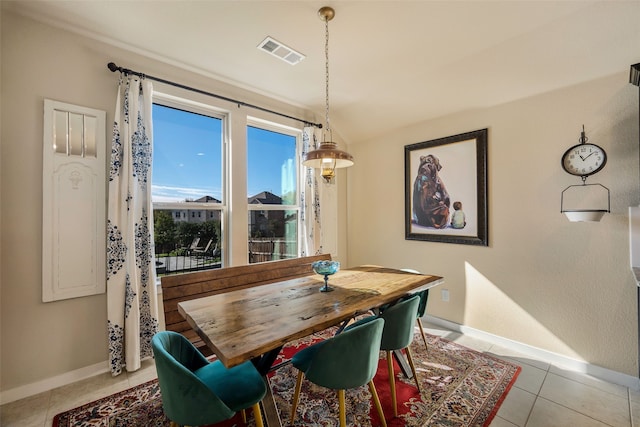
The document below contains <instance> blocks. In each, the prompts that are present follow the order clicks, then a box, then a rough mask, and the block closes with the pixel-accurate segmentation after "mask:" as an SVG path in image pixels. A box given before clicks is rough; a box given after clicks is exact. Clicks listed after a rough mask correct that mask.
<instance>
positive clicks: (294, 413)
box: [289, 371, 304, 424]
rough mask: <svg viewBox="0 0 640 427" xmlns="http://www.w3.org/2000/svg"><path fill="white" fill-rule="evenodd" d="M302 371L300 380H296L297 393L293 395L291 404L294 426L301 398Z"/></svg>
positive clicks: (299, 376)
mask: <svg viewBox="0 0 640 427" xmlns="http://www.w3.org/2000/svg"><path fill="white" fill-rule="evenodd" d="M303 375H304V374H303V373H302V371H298V379H297V380H296V391H295V392H294V393H293V403H292V404H291V418H290V419H289V422H290V424H293V420H294V419H295V418H296V409H297V408H298V398H299V397H300V387H301V386H302V376H303Z"/></svg>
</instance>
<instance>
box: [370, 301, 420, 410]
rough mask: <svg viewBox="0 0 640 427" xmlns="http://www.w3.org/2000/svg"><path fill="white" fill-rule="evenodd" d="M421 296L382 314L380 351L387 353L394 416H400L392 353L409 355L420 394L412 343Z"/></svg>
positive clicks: (394, 306)
mask: <svg viewBox="0 0 640 427" xmlns="http://www.w3.org/2000/svg"><path fill="white" fill-rule="evenodd" d="M420 301H421V298H420V295H417V294H416V295H413V296H411V297H409V298H407V299H403V300H400V301H398V302H397V303H395V304H394V305H392V306H390V307H388V308H387V309H386V310H384V311H383V312H382V313H381V314H380V318H382V319H384V331H383V333H382V341H381V343H380V350H383V351H385V352H386V353H387V367H388V369H389V386H390V388H391V400H392V402H393V415H394V416H396V417H397V416H398V403H397V397H396V381H395V373H394V369H393V358H392V354H391V352H392V351H394V350H402V349H404V350H405V352H406V354H407V359H408V361H409V366H411V371H412V373H413V378H414V379H415V380H416V386H417V387H418V392H420V381H418V375H417V373H416V368H415V365H414V364H413V357H412V355H411V348H410V347H409V346H410V345H411V342H412V341H413V329H414V326H415V323H416V318H417V315H416V314H417V312H418V306H419V305H420Z"/></svg>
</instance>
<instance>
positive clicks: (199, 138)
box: [153, 104, 295, 202]
mask: <svg viewBox="0 0 640 427" xmlns="http://www.w3.org/2000/svg"><path fill="white" fill-rule="evenodd" d="M248 141H249V142H248V147H247V149H248V153H249V154H248V159H247V161H248V168H247V170H248V171H249V176H248V182H247V196H248V197H249V196H253V195H255V194H257V193H260V192H262V191H265V190H266V191H271V192H272V193H274V194H276V195H278V196H281V195H282V187H283V184H282V165H284V164H287V161H288V160H289V159H295V138H294V137H292V136H289V135H284V134H279V133H276V132H271V131H266V130H263V129H258V128H254V127H249V128H248ZM153 146H154V147H153V200H154V201H155V202H169V201H184V200H185V199H197V198H200V197H202V196H205V195H209V196H213V197H215V198H216V199H218V200H221V198H222V170H221V167H222V121H221V120H220V119H216V118H212V117H207V116H203V115H198V114H194V113H190V112H185V111H181V110H177V109H173V108H169V107H164V106H160V105H156V104H154V107H153ZM289 164H290V165H295V163H294V160H293V161H292V160H289ZM294 170H295V168H294Z"/></svg>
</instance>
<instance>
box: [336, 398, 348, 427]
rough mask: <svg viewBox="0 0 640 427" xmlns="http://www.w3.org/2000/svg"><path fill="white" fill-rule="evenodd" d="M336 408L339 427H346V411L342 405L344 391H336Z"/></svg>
mask: <svg viewBox="0 0 640 427" xmlns="http://www.w3.org/2000/svg"><path fill="white" fill-rule="evenodd" d="M338 406H339V407H340V427H347V410H346V409H345V404H344V390H338Z"/></svg>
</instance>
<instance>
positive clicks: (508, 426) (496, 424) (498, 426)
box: [489, 416, 522, 427]
mask: <svg viewBox="0 0 640 427" xmlns="http://www.w3.org/2000/svg"><path fill="white" fill-rule="evenodd" d="M489 427H522V426H519V425H517V424H513V423H510V422H509V421H507V420H505V419H503V418H500V417H498V416H496V417H495V418H494V419H493V420H492V421H491V424H489Z"/></svg>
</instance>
